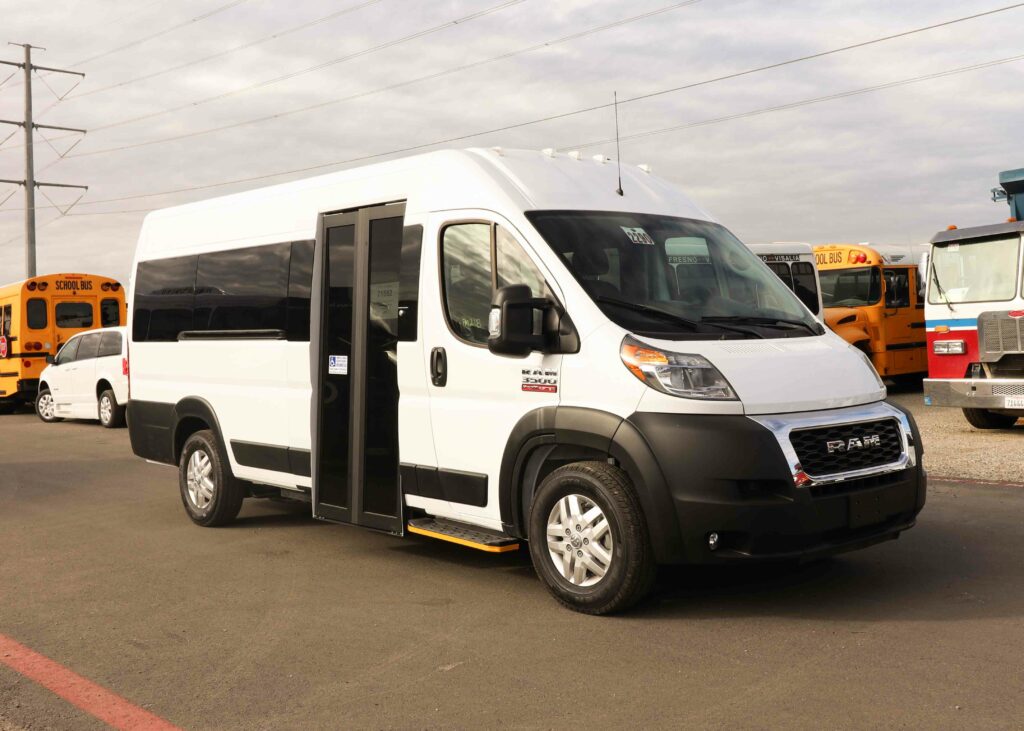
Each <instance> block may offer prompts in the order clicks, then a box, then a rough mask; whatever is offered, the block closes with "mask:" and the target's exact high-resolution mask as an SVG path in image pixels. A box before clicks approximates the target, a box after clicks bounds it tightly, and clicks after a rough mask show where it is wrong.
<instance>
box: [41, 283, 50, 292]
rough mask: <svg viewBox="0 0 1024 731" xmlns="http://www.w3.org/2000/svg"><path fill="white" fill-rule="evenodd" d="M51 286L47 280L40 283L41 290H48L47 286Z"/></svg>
mask: <svg viewBox="0 0 1024 731" xmlns="http://www.w3.org/2000/svg"><path fill="white" fill-rule="evenodd" d="M49 286H50V285H49V284H47V283H46V282H40V283H39V291H40V292H45V291H46V288H47V287H49Z"/></svg>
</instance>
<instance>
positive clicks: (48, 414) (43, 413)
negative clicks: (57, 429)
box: [36, 387, 61, 424]
mask: <svg viewBox="0 0 1024 731" xmlns="http://www.w3.org/2000/svg"><path fill="white" fill-rule="evenodd" d="M56 408H57V406H56V404H55V403H54V401H53V394H51V393H50V389H48V388H46V387H43V388H40V389H39V393H38V394H36V416H38V417H39V418H40V419H42V420H43V421H44V422H46V423H47V424H52V423H54V422H55V421H60V420H61V419H60V417H59V416H55V414H56V411H55V409H56Z"/></svg>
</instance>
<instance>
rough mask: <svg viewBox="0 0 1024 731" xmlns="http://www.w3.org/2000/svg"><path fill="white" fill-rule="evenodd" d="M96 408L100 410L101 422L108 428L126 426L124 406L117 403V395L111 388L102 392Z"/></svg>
mask: <svg viewBox="0 0 1024 731" xmlns="http://www.w3.org/2000/svg"><path fill="white" fill-rule="evenodd" d="M96 409H97V411H98V412H99V417H100V424H102V425H103V426H105V427H106V428H107V429H117V428H118V427H121V426H124V406H121V405H120V404H118V403H117V397H116V396H115V395H114V392H113V391H111V390H110V389H109V388H108V389H107V390H106V391H104V392H103V393H101V394H100V399H99V401H98V402H97V403H96Z"/></svg>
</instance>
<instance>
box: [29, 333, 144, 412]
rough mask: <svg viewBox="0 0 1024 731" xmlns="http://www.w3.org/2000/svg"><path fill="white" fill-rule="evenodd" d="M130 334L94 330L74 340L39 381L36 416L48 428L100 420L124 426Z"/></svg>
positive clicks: (54, 359) (71, 340)
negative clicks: (68, 421)
mask: <svg viewBox="0 0 1024 731" xmlns="http://www.w3.org/2000/svg"><path fill="white" fill-rule="evenodd" d="M126 336H127V332H126V329H125V328H123V327H108V328H103V329H102V330H89V331H87V332H82V333H78V334H77V335H74V336H72V337H70V338H68V340H67V342H66V343H64V345H63V346H62V347H61V349H60V350H59V351H57V356H56V357H55V358H50V359H48V360H49V361H50V365H48V366H46V368H44V369H43V372H42V373H41V374H40V375H39V393H38V395H37V396H36V414H38V415H39V418H40V419H42V420H43V421H45V422H47V423H52V422H55V421H60V420H61V419H96V420H99V422H100V424H102V425H103V426H105V427H107V428H108V429H113V428H116V427H120V426H124V417H125V406H126V404H127V403H128V353H127V339H126Z"/></svg>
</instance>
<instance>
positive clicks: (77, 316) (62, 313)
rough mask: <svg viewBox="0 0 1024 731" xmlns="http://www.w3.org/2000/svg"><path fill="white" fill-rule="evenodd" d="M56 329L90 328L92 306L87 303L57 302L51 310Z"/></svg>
mask: <svg viewBox="0 0 1024 731" xmlns="http://www.w3.org/2000/svg"><path fill="white" fill-rule="evenodd" d="M53 317H54V319H55V320H56V321H57V327H63V328H68V329H73V328H82V327H92V305H91V304H89V303H88V302H58V303H57V306H56V307H54V308H53Z"/></svg>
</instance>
